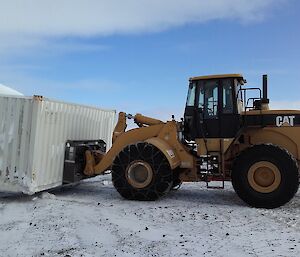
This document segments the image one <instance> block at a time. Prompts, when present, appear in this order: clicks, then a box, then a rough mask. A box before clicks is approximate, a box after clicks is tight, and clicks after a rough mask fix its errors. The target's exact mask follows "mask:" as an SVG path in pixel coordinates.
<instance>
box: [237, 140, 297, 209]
mask: <svg viewBox="0 0 300 257" xmlns="http://www.w3.org/2000/svg"><path fill="white" fill-rule="evenodd" d="M259 161H268V162H271V163H272V164H274V165H275V166H276V167H277V168H278V169H279V171H280V174H281V182H280V185H279V187H278V188H277V189H276V190H274V191H273V192H270V193H261V192H257V191H256V190H254V189H253V188H252V187H251V186H250V184H249V182H248V178H247V175H248V171H249V169H250V167H251V166H252V165H253V164H255V163H256V162H259ZM231 179H232V185H233V188H234V190H235V192H236V193H237V195H238V196H239V197H240V198H241V199H242V200H243V201H244V202H246V203H247V204H249V205H250V206H253V207H256V208H267V209H273V208H277V207H280V206H282V205H284V204H286V203H287V202H289V201H290V200H291V199H292V198H293V197H294V195H295V194H296V193H297V190H298V187H299V171H298V165H297V162H296V160H295V159H294V157H293V156H292V155H291V154H289V152H287V151H286V150H284V149H282V148H280V147H278V146H275V145H271V144H262V145H255V146H253V147H251V148H248V149H246V150H245V151H243V152H242V153H241V154H240V155H239V156H238V157H237V158H236V160H235V162H234V165H233V170H232V174H231Z"/></svg>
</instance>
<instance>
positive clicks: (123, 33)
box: [0, 0, 300, 119]
mask: <svg viewBox="0 0 300 257" xmlns="http://www.w3.org/2000/svg"><path fill="white" fill-rule="evenodd" d="M41 2H42V3H41ZM141 2H143V4H141ZM175 2H176V3H175ZM175 2H173V1H170V0H166V2H165V3H162V2H160V1H156V0H153V1H146V0H140V1H137V0H128V1H116V0H112V1H101V0H100V1H94V0H85V1H81V0H79V1H78V5H72V3H71V1H69V0H65V1H64V0H63V1H52V3H50V1H48V0H46V1H36V0H30V1H29V3H30V4H32V8H30V4H29V7H28V6H25V7H24V6H22V3H23V2H22V1H17V0H12V1H8V0H7V1H1V0H0V24H2V25H0V38H1V43H0V56H1V58H0V83H2V84H5V85H8V86H11V87H13V88H15V89H17V90H19V91H21V92H23V93H24V94H26V95H33V94H40V95H44V96H46V97H50V98H54V99H61V100H64V101H70V102H76V103H82V104H87V105H95V106H99V107H104V108H114V109H117V110H118V111H121V110H122V111H123V110H124V111H126V112H131V113H136V112H139V113H145V114H147V115H152V116H157V117H160V118H163V119H165V118H167V117H170V116H171V114H173V113H174V114H176V115H177V116H180V115H181V112H182V111H183V107H184V104H185V100H186V93H187V85H188V78H189V77H190V76H197V75H206V74H218V73H243V74H244V76H245V77H246V79H247V80H248V86H255V87H256V86H260V85H261V75H262V74H264V73H267V74H269V85H270V98H271V99H272V102H273V107H274V108H300V87H299V81H300V72H299V71H300V61H299V60H300V50H299V45H300V33H299V32H300V31H299V28H300V18H299V11H300V1H297V0H279V1H278V0H276V1H275V0H265V1H258V0H254V1H252V2H251V3H249V1H244V0H226V1H225V0H224V1H222V0H216V1H215V2H214V3H210V1H204V0H203V1H200V0H198V1H195V0H185V1H182V0H179V1H175ZM177 2H178V3H177ZM61 3H63V4H62V5H61ZM111 3H113V4H111ZM187 5H188V6H187ZM170 6H171V7H170ZM26 8H27V9H26ZM98 11H99V12H98ZM49 13H50V14H49ZM74 13H75V14H74ZM177 118H179V117H177Z"/></svg>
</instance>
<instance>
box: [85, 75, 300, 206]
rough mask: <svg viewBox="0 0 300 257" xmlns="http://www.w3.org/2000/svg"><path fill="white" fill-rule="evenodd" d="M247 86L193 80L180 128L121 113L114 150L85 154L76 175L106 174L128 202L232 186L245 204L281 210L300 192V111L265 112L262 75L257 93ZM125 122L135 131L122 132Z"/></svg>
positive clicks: (223, 78)
mask: <svg viewBox="0 0 300 257" xmlns="http://www.w3.org/2000/svg"><path fill="white" fill-rule="evenodd" d="M245 83H246V80H245V79H244V78H243V76H242V75H240V74H226V75H213V76H201V77H193V78H190V80H189V87H188V96H187V102H186V107H185V113H184V119H182V120H181V121H180V122H177V121H175V120H174V118H173V119H172V120H171V121H167V122H163V121H160V120H157V119H153V118H150V117H145V116H143V115H141V114H137V115H135V116H132V115H130V114H125V113H123V112H121V113H119V120H118V123H117V125H116V127H115V130H114V133H113V138H112V140H113V145H112V148H111V149H110V150H109V151H108V152H107V153H104V151H100V150H99V147H96V148H86V149H85V151H84V153H82V154H81V155H84V156H83V157H82V156H81V157H82V158H81V159H82V160H84V167H83V166H81V168H80V169H81V170H80V172H81V173H83V177H84V178H86V177H91V176H95V175H99V174H103V173H104V172H105V171H107V170H111V172H112V180H113V185H114V187H115V188H116V190H117V191H118V192H119V193H120V194H121V195H122V196H123V197H124V198H126V199H131V200H146V201H147V200H156V199H158V198H159V197H161V196H163V195H165V194H167V193H168V192H169V191H170V190H171V189H172V188H174V187H176V186H178V185H180V183H182V182H197V181H204V182H206V183H207V185H208V187H210V186H209V185H210V182H212V181H219V183H220V186H219V187H212V188H224V181H232V185H233V188H234V190H235V191H236V193H237V194H238V196H239V197H240V198H241V199H242V200H244V201H245V202H246V203H247V204H249V205H250V206H253V207H258V208H276V207H279V206H282V205H284V204H285V203H287V202H288V201H290V200H291V199H292V198H293V196H294V195H295V194H296V192H297V190H298V186H299V168H298V165H299V160H300V111H287V110H286V111H284V110H281V111H274V110H269V99H268V96H267V93H268V92H267V91H268V89H267V76H266V75H264V76H263V87H262V90H261V89H260V88H249V87H248V88H246V87H244V85H245ZM249 92H257V97H248V96H249ZM127 119H134V122H135V123H136V124H137V126H138V128H136V129H131V130H129V131H126V127H127V125H126V120H127Z"/></svg>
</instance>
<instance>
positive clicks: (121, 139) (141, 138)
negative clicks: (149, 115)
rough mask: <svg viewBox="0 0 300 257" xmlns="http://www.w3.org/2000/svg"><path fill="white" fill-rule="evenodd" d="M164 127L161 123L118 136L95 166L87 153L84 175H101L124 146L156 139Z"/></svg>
mask: <svg viewBox="0 0 300 257" xmlns="http://www.w3.org/2000/svg"><path fill="white" fill-rule="evenodd" d="M164 126H165V124H164V123H162V124H159V125H154V126H149V127H142V128H136V129H132V130H129V131H127V132H124V133H122V134H120V135H118V137H117V138H116V139H115V141H114V143H113V145H112V147H111V149H110V150H109V151H108V152H107V153H106V154H105V155H103V157H102V159H101V161H100V162H99V163H98V164H96V166H93V165H94V164H95V163H94V162H95V161H93V158H92V156H91V153H90V152H89V151H87V153H86V160H87V162H89V161H90V163H91V164H90V165H88V166H86V169H85V171H84V173H85V174H96V175H100V174H103V173H104V172H105V171H106V170H109V169H110V167H111V165H112V164H113V162H114V159H115V158H116V156H118V154H119V153H120V152H121V151H122V150H123V149H124V148H125V147H126V146H128V145H131V144H135V143H137V142H145V141H146V140H148V139H150V138H153V137H157V136H158V134H159V132H160V131H161V130H162V129H163V127H164ZM171 163H172V162H171ZM171 167H172V166H171Z"/></svg>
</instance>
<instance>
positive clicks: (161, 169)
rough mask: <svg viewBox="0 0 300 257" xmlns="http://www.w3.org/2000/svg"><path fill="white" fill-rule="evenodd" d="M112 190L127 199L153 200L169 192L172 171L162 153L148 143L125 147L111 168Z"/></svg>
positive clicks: (171, 182)
mask: <svg viewBox="0 0 300 257" xmlns="http://www.w3.org/2000/svg"><path fill="white" fill-rule="evenodd" d="M112 181H113V185H114V187H115V188H116V189H117V191H118V192H119V193H120V195H121V196H123V197H124V198H126V199H129V200H139V201H154V200H156V199H158V198H159V197H161V196H163V195H165V194H166V193H168V192H169V191H170V189H171V187H172V184H173V171H172V170H171V168H170V165H169V162H168V160H167V158H166V157H165V156H164V154H163V153H162V152H161V151H160V150H159V149H157V148H156V147H155V146H153V145H151V144H148V143H137V144H133V145H129V146H127V147H125V148H124V149H123V150H122V151H121V152H120V153H119V155H118V156H117V157H116V159H115V161H114V163H113V166H112Z"/></svg>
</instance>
